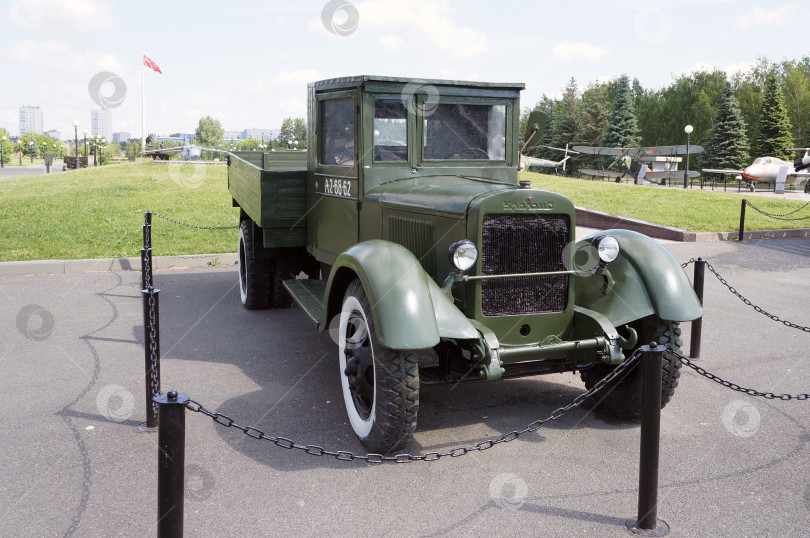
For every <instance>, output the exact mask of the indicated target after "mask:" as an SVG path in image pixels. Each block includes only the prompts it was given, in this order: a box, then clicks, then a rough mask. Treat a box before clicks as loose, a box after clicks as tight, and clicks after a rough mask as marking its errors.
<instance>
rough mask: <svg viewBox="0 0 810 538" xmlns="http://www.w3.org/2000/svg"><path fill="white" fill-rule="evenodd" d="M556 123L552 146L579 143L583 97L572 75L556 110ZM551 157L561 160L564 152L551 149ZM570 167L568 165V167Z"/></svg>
mask: <svg viewBox="0 0 810 538" xmlns="http://www.w3.org/2000/svg"><path fill="white" fill-rule="evenodd" d="M555 112H556V114H555V116H554V123H553V124H552V129H551V146H552V147H555V148H560V149H562V148H565V145H566V144H569V145H573V144H575V143H577V140H576V137H577V134H578V133H579V130H580V128H581V126H582V121H583V120H582V99H581V98H580V97H579V89H578V88H577V82H576V80H574V78H573V77H572V78H571V80H570V81H569V82H568V86H566V87H565V93H564V94H563V97H562V99H561V100H560V101H559V103H558V106H557V107H556V110H555ZM551 151H552V153H551V155H550V158H551V159H552V160H554V161H559V160H560V159H562V158H563V156H564V154H563V153H562V152H559V151H554V150H551ZM566 169H568V167H566Z"/></svg>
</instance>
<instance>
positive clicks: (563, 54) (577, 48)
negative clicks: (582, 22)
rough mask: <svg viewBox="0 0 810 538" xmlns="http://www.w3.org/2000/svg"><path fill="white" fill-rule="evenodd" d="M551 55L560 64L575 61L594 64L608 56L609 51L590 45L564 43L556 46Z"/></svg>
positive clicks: (571, 42)
mask: <svg viewBox="0 0 810 538" xmlns="http://www.w3.org/2000/svg"><path fill="white" fill-rule="evenodd" d="M551 55H552V58H553V59H554V60H556V61H557V62H560V63H568V62H571V61H574V60H588V61H591V62H593V61H596V60H599V59H600V58H603V57H604V56H605V55H607V50H606V49H603V48H600V47H597V46H594V45H591V44H590V43H583V42H574V41H563V42H562V43H558V44H556V45H555V46H554V48H553V49H552V51H551Z"/></svg>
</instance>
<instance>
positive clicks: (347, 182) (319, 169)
mask: <svg viewBox="0 0 810 538" xmlns="http://www.w3.org/2000/svg"><path fill="white" fill-rule="evenodd" d="M357 99H358V97H357V92H356V91H342V92H330V93H327V94H324V95H320V96H317V97H316V99H315V110H314V111H312V112H314V114H315V128H316V135H315V144H316V148H315V157H314V158H315V163H314V167H313V170H314V172H313V174H311V175H310V177H309V179H308V181H310V183H311V184H310V185H309V192H311V193H313V194H312V196H313V198H312V200H311V205H310V208H311V211H310V215H309V222H308V231H309V234H310V240H309V243H310V244H311V245H313V247H314V252H313V254H314V255H315V257H316V258H318V259H319V260H320V261H322V262H324V263H327V264H330V265H331V264H332V263H333V262H334V260H335V258H336V257H337V256H338V255H339V254H340V253H342V252H343V251H345V250H346V249H347V248H349V247H350V246H352V245H354V244H355V243H357V237H358V202H359V200H360V182H359V177H358V170H359V154H358V143H357V141H358V136H359V132H358V131H359V129H358V125H359V113H358V109H359V106H358V102H357Z"/></svg>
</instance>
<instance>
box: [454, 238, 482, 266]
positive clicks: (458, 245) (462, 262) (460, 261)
mask: <svg viewBox="0 0 810 538" xmlns="http://www.w3.org/2000/svg"><path fill="white" fill-rule="evenodd" d="M477 260H478V249H477V248H475V243H473V242H472V241H468V240H467V239H462V240H460V241H456V242H455V243H453V244H452V245H450V263H452V264H453V267H455V268H456V269H458V270H459V271H466V270H468V269H469V268H470V267H472V266H473V265H475V262H476V261H477Z"/></svg>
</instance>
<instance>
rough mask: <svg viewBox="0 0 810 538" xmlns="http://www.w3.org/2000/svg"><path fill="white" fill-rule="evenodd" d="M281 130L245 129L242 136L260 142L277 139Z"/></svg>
mask: <svg viewBox="0 0 810 538" xmlns="http://www.w3.org/2000/svg"><path fill="white" fill-rule="evenodd" d="M280 132H281V131H279V130H278V129H245V130H244V131H242V135H243V136H242V138H252V139H253V140H258V141H259V142H267V141H269V140H275V139H276V138H278V135H279V133H280Z"/></svg>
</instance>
